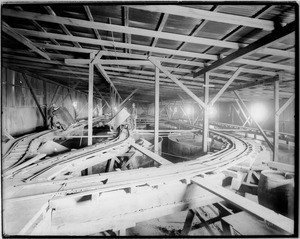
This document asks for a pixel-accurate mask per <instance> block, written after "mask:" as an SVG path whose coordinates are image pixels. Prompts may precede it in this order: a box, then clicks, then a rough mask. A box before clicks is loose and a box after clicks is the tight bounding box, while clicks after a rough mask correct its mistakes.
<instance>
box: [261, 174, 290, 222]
mask: <svg viewBox="0 0 300 239" xmlns="http://www.w3.org/2000/svg"><path fill="white" fill-rule="evenodd" d="M258 202H259V204H261V205H263V206H265V207H267V208H269V209H271V210H274V211H276V212H277V213H280V214H282V215H284V216H288V217H290V218H293V216H294V213H293V211H294V176H293V175H291V174H285V173H283V172H280V171H274V170H264V171H262V172H261V176H260V179H259V183H258Z"/></svg>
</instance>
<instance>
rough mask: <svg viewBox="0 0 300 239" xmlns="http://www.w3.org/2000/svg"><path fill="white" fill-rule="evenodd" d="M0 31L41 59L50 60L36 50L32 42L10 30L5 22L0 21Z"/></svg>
mask: <svg viewBox="0 0 300 239" xmlns="http://www.w3.org/2000/svg"><path fill="white" fill-rule="evenodd" d="M2 31H4V32H5V33H6V34H8V35H9V36H11V37H13V38H14V39H16V40H17V41H18V42H20V43H22V44H24V45H25V46H27V47H28V48H30V49H31V50H33V51H34V52H35V53H37V54H39V55H40V56H42V57H43V58H45V59H47V60H51V59H50V57H49V56H48V55H47V54H46V53H45V52H43V51H41V50H40V49H38V48H37V47H36V46H35V45H34V43H33V42H32V41H30V40H29V39H28V38H26V37H25V36H23V35H22V34H20V33H18V32H16V31H15V30H14V29H13V28H11V27H10V26H9V25H8V24H7V23H6V22H4V21H2Z"/></svg>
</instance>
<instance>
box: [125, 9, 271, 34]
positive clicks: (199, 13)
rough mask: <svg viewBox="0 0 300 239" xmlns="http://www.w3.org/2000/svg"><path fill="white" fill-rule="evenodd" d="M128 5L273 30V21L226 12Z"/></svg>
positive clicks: (152, 10)
mask: <svg viewBox="0 0 300 239" xmlns="http://www.w3.org/2000/svg"><path fill="white" fill-rule="evenodd" d="M129 7H130V8H135V9H140V10H144V11H151V12H161V13H168V14H170V15H176V16H182V17H189V18H195V19H206V20H209V21H214V22H221V23H228V24H232V25H242V26H247V27H253V28H259V29H263V30H266V31H272V30H274V23H273V21H270V20H263V19H253V18H250V17H244V16H236V15H232V14H227V13H219V12H212V11H207V10H201V9H195V8H189V7H182V6H176V5H129Z"/></svg>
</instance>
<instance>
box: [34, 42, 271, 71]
mask: <svg viewBox="0 0 300 239" xmlns="http://www.w3.org/2000/svg"><path fill="white" fill-rule="evenodd" d="M36 46H38V47H40V48H46V49H47V48H49V49H56V50H61V51H71V52H78V53H91V52H97V50H93V49H87V48H76V47H68V46H55V45H52V44H42V43H37V44H36ZM103 55H104V56H114V57H124V58H133V59H140V60H146V59H147V58H148V57H147V56H146V55H139V54H132V53H131V54H127V53H123V52H111V51H103ZM155 58H156V59H158V60H159V61H161V62H167V63H172V64H181V65H190V66H200V67H203V66H204V63H202V62H195V61H188V60H179V59H170V58H164V57H155ZM242 60H244V61H245V60H246V59H242ZM244 61H243V62H244ZM246 61H247V60H246ZM244 63H245V62H244ZM259 63H260V62H259ZM265 63H267V62H265ZM252 64H253V63H252ZM220 69H222V70H228V71H236V70H237V69H238V67H231V66H222V67H220ZM242 72H245V73H252V74H258V75H268V76H275V75H276V72H273V71H265V70H257V69H247V68H245V67H244V68H243V70H242Z"/></svg>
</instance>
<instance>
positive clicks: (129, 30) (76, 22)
mask: <svg viewBox="0 0 300 239" xmlns="http://www.w3.org/2000/svg"><path fill="white" fill-rule="evenodd" d="M47 9H48V11H49V13H51V14H53V13H54V12H53V11H52V12H51V10H49V8H47ZM2 11H3V13H2V14H3V15H4V16H11V17H17V18H23V19H30V20H37V21H46V22H52V23H58V24H60V25H61V26H64V24H65V25H72V26H79V27H85V28H89V29H90V28H94V29H99V30H104V31H112V32H120V33H126V34H130V35H132V34H133V35H140V36H148V37H151V38H152V37H155V38H164V39H168V40H172V41H179V42H188V43H194V44H201V45H208V46H212V45H213V46H217V47H224V48H230V49H239V48H240V44H239V43H235V42H227V41H222V40H214V39H209V38H201V37H193V36H186V35H180V34H174V33H167V32H158V31H152V30H147V29H141V28H133V27H126V26H118V25H112V24H107V23H100V22H91V21H86V20H80V19H75V18H64V17H59V16H54V15H44V14H38V13H33V12H22V14H18V11H15V10H11V9H3V10H2ZM209 12H210V11H209ZM54 14H55V13H54ZM250 19H252V20H257V19H253V18H250ZM65 28H66V27H65ZM66 30H67V29H65V30H64V31H65V32H66V33H67V34H68V35H70V34H71V33H70V32H69V31H68V30H67V31H66ZM76 42H77V41H76ZM282 52H283V54H285V55H286V53H284V51H282ZM270 53H272V54H278V55H281V51H280V50H276V51H274V52H272V51H269V52H268V54H270Z"/></svg>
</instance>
